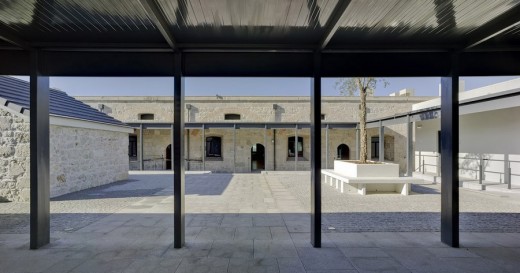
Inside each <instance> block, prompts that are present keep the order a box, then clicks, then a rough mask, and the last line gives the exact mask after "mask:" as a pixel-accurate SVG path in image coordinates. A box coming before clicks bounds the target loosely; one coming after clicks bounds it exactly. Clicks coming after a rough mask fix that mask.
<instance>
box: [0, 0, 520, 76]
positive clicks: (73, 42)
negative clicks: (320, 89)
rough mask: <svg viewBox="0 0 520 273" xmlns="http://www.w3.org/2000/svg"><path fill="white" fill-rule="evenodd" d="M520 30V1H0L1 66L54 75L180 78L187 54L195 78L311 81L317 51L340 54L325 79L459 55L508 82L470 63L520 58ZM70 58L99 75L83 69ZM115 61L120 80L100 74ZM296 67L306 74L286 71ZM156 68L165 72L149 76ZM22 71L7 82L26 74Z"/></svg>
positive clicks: (438, 70)
mask: <svg viewBox="0 0 520 273" xmlns="http://www.w3.org/2000/svg"><path fill="white" fill-rule="evenodd" d="M519 23H520V1H519V0H493V1H488V0H385V1H381V0H176V1H175V0H128V1H119V0H10V1H2V2H0V40H3V42H1V43H0V57H2V58H4V59H7V60H12V61H16V60H17V59H16V58H18V57H16V56H14V55H16V53H13V52H12V51H13V50H16V49H28V50H31V49H41V50H43V51H44V52H47V53H45V56H46V57H45V58H46V59H48V60H49V63H51V64H50V65H49V66H48V67H47V69H48V70H47V71H46V72H47V73H48V74H50V75H119V74H123V75H170V74H171V73H170V72H171V71H172V70H173V68H171V67H169V64H167V63H166V62H164V61H162V59H164V58H165V56H170V57H171V56H173V55H172V54H171V53H172V52H174V51H176V50H181V51H183V52H185V53H186V54H185V56H186V60H185V62H186V63H187V67H186V70H187V71H186V74H187V75H192V76H209V75H215V76H233V75H235V76H243V75H249V76H251V75H257V76H273V75H278V76H308V75H310V74H309V73H310V71H311V70H312V65H310V64H312V52H313V51H316V50H317V51H320V52H323V53H327V54H334V55H333V56H331V57H330V58H329V57H324V63H323V66H322V67H323V69H324V70H325V71H328V72H325V74H324V76H336V75H354V74H356V73H361V74H363V73H365V74H366V73H369V74H370V75H389V76H392V75H393V74H396V72H393V70H395V68H394V69H390V68H388V67H384V66H385V65H386V64H383V67H382V68H373V67H371V68H370V69H363V68H362V67H361V68H359V67H357V68H356V69H357V70H356V71H351V70H353V69H351V68H349V67H348V66H352V63H353V62H355V63H356V64H358V63H359V62H360V60H367V61H368V62H369V63H370V64H371V65H372V66H373V65H374V64H377V65H379V64H380V63H385V62H386V63H388V62H395V61H396V60H400V59H404V60H405V61H404V62H402V64H399V63H397V66H398V67H397V68H399V69H400V70H399V71H400V72H401V74H400V75H403V76H405V75H410V76H415V75H443V74H446V73H447V71H446V69H447V68H446V67H444V66H443V67H440V66H442V65H439V64H436V62H444V61H447V60H449V56H448V55H449V54H446V53H447V52H451V51H457V52H466V53H464V54H466V55H465V56H466V57H464V56H463V57H462V62H461V71H462V73H465V74H468V75H480V74H501V73H506V74H507V73H513V72H517V71H518V68H515V69H513V70H512V68H513V67H516V65H515V66H513V65H507V64H506V65H505V67H506V68H505V69H504V68H503V67H493V66H492V67H490V68H488V69H476V68H475V67H474V66H473V65H466V63H467V64H470V63H471V62H472V61H474V60H477V62H479V63H482V62H480V58H483V59H482V60H486V61H490V62H491V63H493V59H496V58H498V59H506V60H510V61H509V62H512V61H511V60H517V59H519V58H520V56H518V55H519V54H517V53H515V51H517V49H518V48H519V46H520V26H519ZM71 52H73V53H71ZM107 52H109V53H113V54H109V55H108V56H107V55H104V53H107ZM388 52H390V53H391V54H388V55H385V54H387V53H388ZM481 52H484V53H485V54H481ZM115 53H121V55H117V54H115ZM151 53H154V54H151ZM161 53H166V55H161ZM235 53H236V54H235ZM264 53H268V54H267V55H263V54H264ZM274 53H278V54H274ZM282 53H286V55H282ZM363 53H367V54H368V55H369V56H368V55H363ZM374 53H377V54H380V55H374ZM409 53H412V54H411V55H410V54H409ZM473 53H475V54H473ZM489 53H491V55H486V54H489ZM146 54H149V55H146ZM240 54H245V55H240ZM290 54H293V55H290ZM294 54H296V55H294ZM464 54H463V55H464ZM22 55H23V54H22ZM367 56H368V57H367ZM150 57H152V59H154V60H153V62H152V61H149V59H150ZM23 58H27V57H23ZM366 58H368V59H366ZM464 58H466V60H465V59H464ZM125 59H131V60H130V61H129V60H125ZM134 59H135V60H137V61H135V62H134V61H132V60H134ZM327 59H329V60H330V63H328V61H327ZM417 59H420V60H417ZM63 60H68V61H69V62H70V61H74V62H75V63H76V64H77V63H83V62H86V63H87V64H88V65H82V66H81V67H79V68H71V67H66V65H60V62H61V63H63V62H65V63H66V61H63ZM208 60H210V61H208ZM103 61H105V64H106V63H107V62H111V63H112V64H114V68H116V67H117V68H119V70H118V71H115V69H113V68H111V67H110V64H109V65H108V66H107V67H106V68H105V70H106V71H103V69H101V71H94V69H92V68H89V67H91V66H97V67H98V68H99V66H102V64H103ZM288 61H294V62H295V64H294V65H291V64H285V65H280V64H281V63H282V62H288ZM157 63H158V64H157ZM188 63H191V64H188ZM257 63H258V64H259V67H256V68H251V70H249V68H248V69H244V66H245V65H246V64H247V65H249V66H250V65H251V64H255V65H256V64H257ZM151 64H157V65H158V66H159V67H163V68H156V69H153V68H143V66H145V67H146V66H148V67H149V66H150V65H151ZM222 64H225V66H226V67H225V68H223V69H221V66H222ZM308 64H309V65H310V66H309V67H308V68H303V66H307V65H308ZM345 64H347V65H345ZM4 65H5V63H4ZM217 65H218V66H217ZM16 66H18V65H13V66H12V67H7V68H6V67H3V68H2V67H0V73H5V72H8V71H12V72H17V71H20V72H23V71H25V70H26V69H25V68H24V67H22V66H20V67H16ZM219 66H220V67H219ZM361 66H363V65H361ZM407 66H415V67H417V66H421V67H423V68H421V69H419V70H417V69H409V70H410V71H406V67H407ZM277 67H279V68H278V69H277ZM429 67H432V68H429ZM401 68H403V69H404V70H401ZM277 70H280V71H277ZM371 71H373V72H371ZM12 72H11V73H12Z"/></svg>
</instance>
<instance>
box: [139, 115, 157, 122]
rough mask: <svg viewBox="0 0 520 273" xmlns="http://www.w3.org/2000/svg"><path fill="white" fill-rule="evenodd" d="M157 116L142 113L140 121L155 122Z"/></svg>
mask: <svg viewBox="0 0 520 273" xmlns="http://www.w3.org/2000/svg"><path fill="white" fill-rule="evenodd" d="M154 119H155V114H152V113H142V114H139V120H154Z"/></svg>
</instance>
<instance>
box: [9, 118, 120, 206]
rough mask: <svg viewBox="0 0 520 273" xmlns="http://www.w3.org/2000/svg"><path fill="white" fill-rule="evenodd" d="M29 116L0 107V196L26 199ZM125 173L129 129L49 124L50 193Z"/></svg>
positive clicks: (101, 182)
mask: <svg viewBox="0 0 520 273" xmlns="http://www.w3.org/2000/svg"><path fill="white" fill-rule="evenodd" d="M29 156H30V135H29V119H28V118H27V117H22V116H18V115H16V114H12V113H11V112H8V111H6V110H4V109H1V108H0V199H4V200H9V201H21V202H26V201H29V199H30V157H29ZM127 178H128V134H127V133H121V132H112V131H105V130H94V129H83V128H74V127H64V126H55V125H51V126H50V186H51V197H55V196H58V195H62V194H65V193H70V192H74V191H78V190H82V189H87V188H91V187H96V186H100V185H104V184H107V183H111V182H115V181H118V180H124V179H127Z"/></svg>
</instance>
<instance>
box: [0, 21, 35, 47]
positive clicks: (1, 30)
mask: <svg viewBox="0 0 520 273" xmlns="http://www.w3.org/2000/svg"><path fill="white" fill-rule="evenodd" d="M0 40H4V41H6V42H8V43H10V44H12V45H14V46H17V47H20V48H22V49H25V50H32V47H31V46H30V45H29V43H28V42H26V41H24V40H23V39H21V38H20V37H18V36H16V34H14V33H12V32H11V31H10V30H8V29H7V27H5V26H4V25H3V24H0Z"/></svg>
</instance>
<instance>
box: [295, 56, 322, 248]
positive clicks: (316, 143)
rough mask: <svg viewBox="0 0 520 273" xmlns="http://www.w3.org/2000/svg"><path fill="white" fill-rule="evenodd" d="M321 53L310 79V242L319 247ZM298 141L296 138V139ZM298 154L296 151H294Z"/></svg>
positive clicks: (315, 58) (315, 60) (316, 58)
mask: <svg viewBox="0 0 520 273" xmlns="http://www.w3.org/2000/svg"><path fill="white" fill-rule="evenodd" d="M320 70H321V54H320V53H315V55H314V75H313V77H312V79H311V244H312V245H313V246H314V247H321V73H320ZM296 142H298V140H296ZM296 156H298V151H296Z"/></svg>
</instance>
